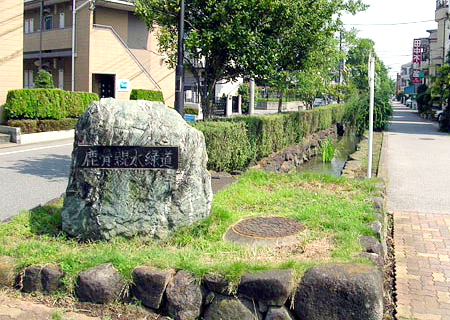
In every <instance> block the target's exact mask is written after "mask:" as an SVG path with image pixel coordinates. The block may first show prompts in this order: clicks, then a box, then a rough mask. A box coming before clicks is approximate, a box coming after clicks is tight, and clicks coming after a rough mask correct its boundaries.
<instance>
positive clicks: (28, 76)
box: [23, 70, 34, 88]
mask: <svg viewBox="0 0 450 320" xmlns="http://www.w3.org/2000/svg"><path fill="white" fill-rule="evenodd" d="M23 87H24V88H34V81H33V70H24V72H23Z"/></svg>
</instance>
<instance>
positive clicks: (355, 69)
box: [346, 38, 394, 134]
mask: <svg viewBox="0 0 450 320" xmlns="http://www.w3.org/2000/svg"><path fill="white" fill-rule="evenodd" d="M374 46H375V43H374V42H373V41H372V40H370V39H364V38H355V39H354V41H353V42H352V43H351V44H350V47H349V50H348V55H347V65H346V67H347V73H346V82H347V85H348V88H347V90H348V95H349V109H348V112H347V119H348V120H349V121H350V122H351V123H352V124H353V125H354V126H355V127H356V128H357V130H356V131H357V133H359V134H362V133H363V132H364V130H366V129H367V128H368V127H369V80H368V60H369V54H372V56H374V57H375V99H374V130H378V131H381V130H384V129H386V127H387V124H388V121H389V120H390V118H391V117H392V114H393V110H392V107H391V105H390V102H389V97H390V95H391V94H392V93H393V91H394V82H393V80H391V79H390V78H389V75H388V69H387V68H386V66H385V65H384V63H383V62H382V61H381V60H380V59H378V57H377V55H376V53H375V50H374Z"/></svg>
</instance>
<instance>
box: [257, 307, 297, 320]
mask: <svg viewBox="0 0 450 320" xmlns="http://www.w3.org/2000/svg"><path fill="white" fill-rule="evenodd" d="M264 320H294V318H293V317H292V315H291V314H290V313H289V311H288V310H287V309H286V307H279V308H276V307H272V308H270V309H269V311H268V312H267V314H266V317H265V318H264Z"/></svg>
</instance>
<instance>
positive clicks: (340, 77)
mask: <svg viewBox="0 0 450 320" xmlns="http://www.w3.org/2000/svg"><path fill="white" fill-rule="evenodd" d="M341 53H342V29H340V30H339V54H341ZM343 63H344V59H342V58H341V57H339V79H338V98H337V102H338V103H341V83H342V64H343Z"/></svg>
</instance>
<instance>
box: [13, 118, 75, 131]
mask: <svg viewBox="0 0 450 320" xmlns="http://www.w3.org/2000/svg"><path fill="white" fill-rule="evenodd" d="M77 120H78V119H76V118H67V119H61V120H25V119H24V120H8V121H7V122H6V125H7V126H11V127H18V128H20V132H21V133H23V134H24V133H36V132H48V131H60V130H71V129H74V128H75V124H76V123H77Z"/></svg>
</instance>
